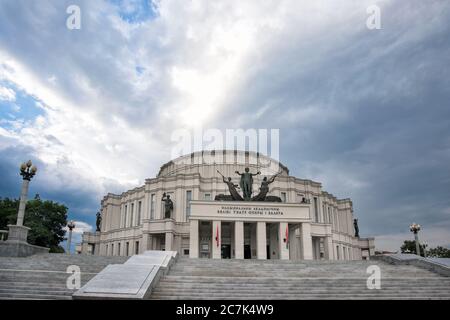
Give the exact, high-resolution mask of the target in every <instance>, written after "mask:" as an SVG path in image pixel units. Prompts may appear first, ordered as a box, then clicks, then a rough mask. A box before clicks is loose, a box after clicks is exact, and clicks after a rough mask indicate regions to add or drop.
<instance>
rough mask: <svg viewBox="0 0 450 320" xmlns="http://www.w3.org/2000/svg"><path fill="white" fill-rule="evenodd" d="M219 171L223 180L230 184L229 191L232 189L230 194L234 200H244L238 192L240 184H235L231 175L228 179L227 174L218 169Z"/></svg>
mask: <svg viewBox="0 0 450 320" xmlns="http://www.w3.org/2000/svg"><path fill="white" fill-rule="evenodd" d="M217 172H218V173H219V174H220V175H221V176H222V181H223V182H224V183H225V184H226V185H227V186H228V191H230V195H231V197H232V198H233V200H234V201H243V200H244V199H243V198H242V197H241V195H240V194H239V192H237V190H236V189H237V188H239V187H238V185H237V184H234V183H233V182H232V181H231V177H228V181H227V180H225V176H224V175H223V174H221V173H220V171H219V170H217Z"/></svg>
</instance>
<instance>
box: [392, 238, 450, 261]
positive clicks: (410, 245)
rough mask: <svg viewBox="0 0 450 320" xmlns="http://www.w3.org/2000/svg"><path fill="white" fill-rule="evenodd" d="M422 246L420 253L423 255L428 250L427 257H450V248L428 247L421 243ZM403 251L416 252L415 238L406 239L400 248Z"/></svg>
mask: <svg viewBox="0 0 450 320" xmlns="http://www.w3.org/2000/svg"><path fill="white" fill-rule="evenodd" d="M419 246H420V255H421V256H422V257H423V256H424V254H423V250H424V249H425V250H426V255H427V257H433V258H450V249H447V248H444V247H440V246H438V247H436V248H430V249H427V247H428V246H427V245H422V244H419ZM400 250H401V252H402V253H414V254H415V253H416V242H415V241H413V240H405V241H404V242H403V245H402V246H401V248H400Z"/></svg>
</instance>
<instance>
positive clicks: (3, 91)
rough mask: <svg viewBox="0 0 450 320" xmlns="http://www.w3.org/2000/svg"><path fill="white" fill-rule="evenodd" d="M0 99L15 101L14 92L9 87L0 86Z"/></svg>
mask: <svg viewBox="0 0 450 320" xmlns="http://www.w3.org/2000/svg"><path fill="white" fill-rule="evenodd" d="M0 100H4V101H16V92H15V91H14V90H12V89H10V88H6V87H3V86H0Z"/></svg>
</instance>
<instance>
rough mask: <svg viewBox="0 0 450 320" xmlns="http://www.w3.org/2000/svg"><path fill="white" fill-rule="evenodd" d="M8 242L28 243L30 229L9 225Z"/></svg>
mask: <svg viewBox="0 0 450 320" xmlns="http://www.w3.org/2000/svg"><path fill="white" fill-rule="evenodd" d="M8 228H9V232H8V241H10V242H25V243H26V242H27V238H28V231H29V230H30V228H28V227H24V226H17V225H12V224H8Z"/></svg>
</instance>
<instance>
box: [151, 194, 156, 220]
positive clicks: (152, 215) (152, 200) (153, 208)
mask: <svg viewBox="0 0 450 320" xmlns="http://www.w3.org/2000/svg"><path fill="white" fill-rule="evenodd" d="M150 219H151V220H153V219H155V194H152V195H151V196H150Z"/></svg>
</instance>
